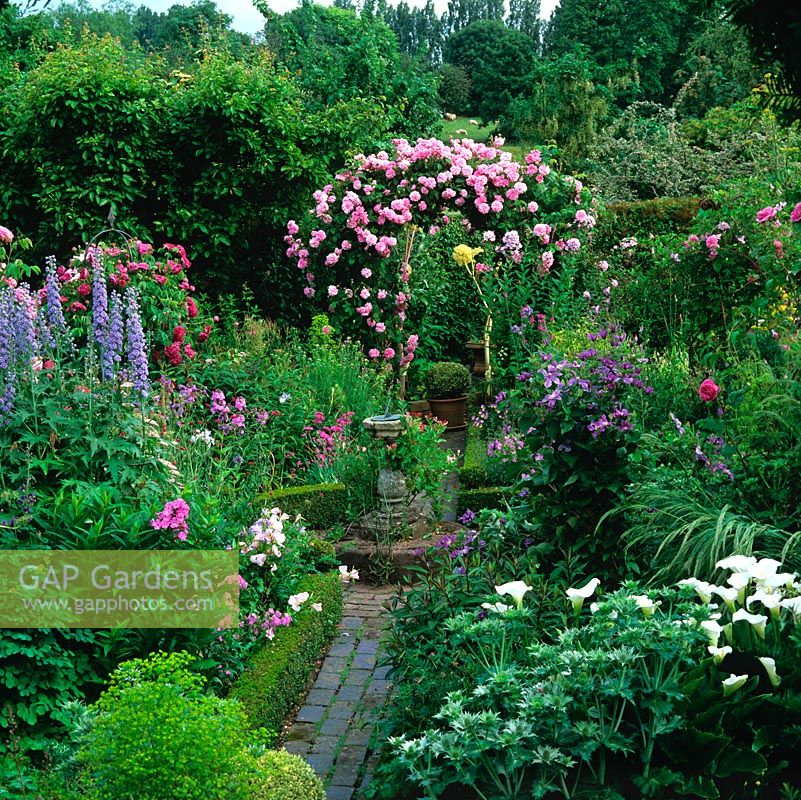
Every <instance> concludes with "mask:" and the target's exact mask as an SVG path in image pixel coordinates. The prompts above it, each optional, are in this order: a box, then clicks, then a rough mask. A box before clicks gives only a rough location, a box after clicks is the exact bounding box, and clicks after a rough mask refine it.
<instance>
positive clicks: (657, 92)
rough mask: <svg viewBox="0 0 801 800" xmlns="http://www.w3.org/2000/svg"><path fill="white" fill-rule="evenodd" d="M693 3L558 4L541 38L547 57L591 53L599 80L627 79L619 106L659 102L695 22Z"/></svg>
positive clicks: (580, 0) (568, 0) (575, 0)
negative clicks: (579, 50) (580, 50)
mask: <svg viewBox="0 0 801 800" xmlns="http://www.w3.org/2000/svg"><path fill="white" fill-rule="evenodd" d="M697 5H698V4H697V3H695V4H694V3H688V2H684V0H668V1H667V2H665V3H662V4H660V5H654V4H653V3H651V2H649V0H618V1H616V2H610V3H604V4H603V5H599V4H598V3H595V2H593V0H564V2H562V3H560V4H559V6H557V8H556V9H555V11H554V14H553V16H552V18H551V22H550V25H549V27H548V30H547V32H546V36H545V42H544V50H545V52H546V54H547V55H552V54H556V55H558V54H563V53H566V52H569V51H571V50H573V49H574V48H575V47H576V45H579V46H583V47H585V48H587V49H588V50H590V51H591V52H592V58H593V61H594V62H595V64H596V66H595V68H594V71H595V73H596V75H597V76H598V78H600V79H601V80H603V79H605V78H609V77H621V76H624V77H627V78H628V79H629V80H630V81H631V84H630V87H629V89H628V91H627V92H626V94H625V95H624V97H625V100H627V101H631V100H638V99H643V100H656V101H659V100H663V99H666V98H667V97H668V96H669V95H670V91H671V89H672V88H673V86H674V83H673V81H674V74H675V72H676V70H677V69H678V68H679V66H680V64H681V59H682V56H683V54H684V50H685V47H686V44H687V42H688V39H689V37H690V35H691V33H692V31H693V27H694V24H695V23H696V21H697V11H698V9H697Z"/></svg>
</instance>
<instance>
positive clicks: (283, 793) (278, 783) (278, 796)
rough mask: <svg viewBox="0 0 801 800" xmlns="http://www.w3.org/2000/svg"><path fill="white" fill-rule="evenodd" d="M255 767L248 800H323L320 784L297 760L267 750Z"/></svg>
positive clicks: (295, 757) (306, 767)
mask: <svg viewBox="0 0 801 800" xmlns="http://www.w3.org/2000/svg"><path fill="white" fill-rule="evenodd" d="M256 764H257V765H258V771H257V773H256V774H255V775H254V777H253V779H252V781H251V784H250V790H251V793H250V800H325V792H324V791H323V784H322V783H320V779H319V778H318V777H317V776H316V775H315V774H314V770H313V769H312V768H311V767H310V766H309V765H308V764H307V763H306V762H305V761H304V760H303V759H302V758H300V756H294V755H292V754H291V753H287V751H286V750H269V751H268V752H266V753H264V755H262V756H260V757H259V758H258V759H257V761H256Z"/></svg>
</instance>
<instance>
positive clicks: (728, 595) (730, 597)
mask: <svg viewBox="0 0 801 800" xmlns="http://www.w3.org/2000/svg"><path fill="white" fill-rule="evenodd" d="M712 592H713V593H714V594H716V595H717V596H718V597H719V598H720V599H721V600H723V602H724V603H726V605H727V606H728V607H729V608H730V609H731V610H732V611H734V601H735V600H737V598H738V597H739V592H738V591H737V589H735V588H734V587H733V586H713V587H712Z"/></svg>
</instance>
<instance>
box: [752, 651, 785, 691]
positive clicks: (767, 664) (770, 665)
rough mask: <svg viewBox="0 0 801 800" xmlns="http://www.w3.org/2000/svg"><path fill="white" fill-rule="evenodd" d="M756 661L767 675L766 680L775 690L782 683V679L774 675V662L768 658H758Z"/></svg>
mask: <svg viewBox="0 0 801 800" xmlns="http://www.w3.org/2000/svg"><path fill="white" fill-rule="evenodd" d="M757 660H758V661H759V662H760V663H761V664H762V666H763V667H764V668H765V672H767V673H768V679H769V680H770V683H771V685H772V686H773V688H774V689H775V688H776V687H777V686H778V685H779V684H780V683H781V682H782V679H781V678H780V677H779V676H778V674H777V673H776V661H775V660H774V659H772V658H769V657H768V656H758V657H757Z"/></svg>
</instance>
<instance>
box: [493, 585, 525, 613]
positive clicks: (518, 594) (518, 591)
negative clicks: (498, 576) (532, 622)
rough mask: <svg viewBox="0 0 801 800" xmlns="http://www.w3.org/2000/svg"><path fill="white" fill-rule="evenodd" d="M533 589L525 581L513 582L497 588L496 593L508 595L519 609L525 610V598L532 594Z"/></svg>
mask: <svg viewBox="0 0 801 800" xmlns="http://www.w3.org/2000/svg"><path fill="white" fill-rule="evenodd" d="M531 589H532V587H531V586H529V585H528V584H527V583H526V582H525V581H511V582H510V583H504V584H503V585H501V586H496V587H495V591H496V592H497V593H498V594H499V595H501V596H503V595H505V594H508V595H509V596H510V597H511V598H512V600H514V601H515V604H516V605H517V607H518V608H523V597H525V595H526V593H527V592H530V591H531Z"/></svg>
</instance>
